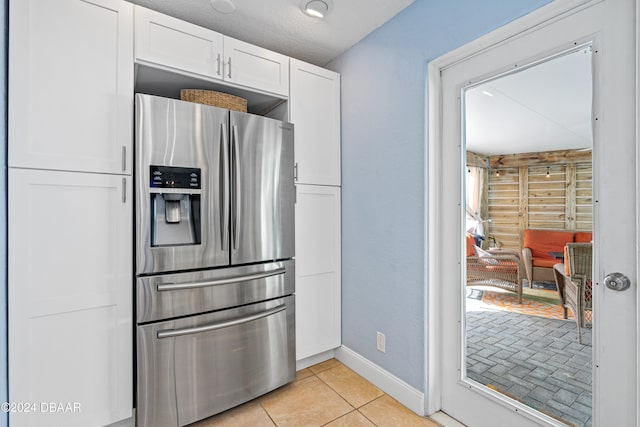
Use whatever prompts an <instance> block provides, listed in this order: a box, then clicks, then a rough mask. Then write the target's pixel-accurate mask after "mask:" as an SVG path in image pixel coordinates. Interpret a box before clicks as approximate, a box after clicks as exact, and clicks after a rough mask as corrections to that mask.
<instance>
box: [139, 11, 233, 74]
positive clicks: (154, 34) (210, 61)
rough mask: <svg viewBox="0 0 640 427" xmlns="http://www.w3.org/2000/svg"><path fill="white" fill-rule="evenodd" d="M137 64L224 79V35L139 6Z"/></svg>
mask: <svg viewBox="0 0 640 427" xmlns="http://www.w3.org/2000/svg"><path fill="white" fill-rule="evenodd" d="M135 29H136V31H135V34H136V36H135V39H136V49H135V51H136V61H138V62H141V61H145V62H149V63H152V64H156V65H161V66H165V67H170V68H174V69H176V70H181V71H187V72H190V73H195V74H200V75H203V76H206V77H213V78H218V79H222V71H223V70H222V67H223V62H224V58H223V56H224V53H223V51H222V49H223V44H222V39H223V36H222V34H220V33H216V32H215V31H211V30H208V29H206V28H202V27H198V26H197V25H193V24H190V23H188V22H185V21H182V20H180V19H176V18H173V17H171V16H167V15H164V14H162V13H158V12H155V11H153V10H150V9H146V8H144V7H140V6H135Z"/></svg>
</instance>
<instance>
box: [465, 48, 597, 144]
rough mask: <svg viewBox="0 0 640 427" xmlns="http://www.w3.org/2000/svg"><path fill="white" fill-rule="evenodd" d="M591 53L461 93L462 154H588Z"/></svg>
mask: <svg viewBox="0 0 640 427" xmlns="http://www.w3.org/2000/svg"><path fill="white" fill-rule="evenodd" d="M591 70H592V66H591V49H590V48H585V49H582V50H580V51H577V52H573V53H571V54H568V55H564V56H560V57H557V58H554V59H552V60H550V61H547V62H543V63H541V64H538V65H536V66H533V67H531V68H527V69H525V70H523V71H520V72H517V73H513V74H509V75H507V76H504V77H500V78H498V79H496V80H492V81H489V82H487V83H485V84H482V85H480V86H477V87H474V88H472V89H469V90H467V91H466V96H465V104H466V105H465V106H466V115H465V120H466V148H467V150H469V151H472V152H474V153H478V154H484V155H496V154H514V153H533V152H543V151H556V150H568V149H582V148H590V147H591V146H592V145H593V139H592V133H591V99H592V81H591V80H592V71H591Z"/></svg>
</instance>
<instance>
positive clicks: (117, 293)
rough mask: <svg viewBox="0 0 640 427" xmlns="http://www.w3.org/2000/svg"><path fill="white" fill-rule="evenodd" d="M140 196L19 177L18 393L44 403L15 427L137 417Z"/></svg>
mask: <svg viewBox="0 0 640 427" xmlns="http://www.w3.org/2000/svg"><path fill="white" fill-rule="evenodd" d="M124 187H126V188H124ZM131 190H132V186H131V177H123V176H117V175H106V174H89V173H75V172H59V171H37V170H28V169H13V168H11V169H10V170H9V395H10V396H11V400H12V401H15V402H34V403H36V405H37V408H36V411H35V412H32V413H26V412H23V413H11V414H10V418H11V419H10V421H11V425H12V426H13V427H20V426H36V425H37V426H45V425H65V426H69V427H75V426H77V427H87V426H96V427H97V426H104V425H108V424H111V423H113V422H116V421H119V420H122V419H125V418H128V417H131V414H132V406H133V404H132V384H133V377H132V367H133V364H132V357H133V356H132V355H133V349H132V307H131V299H132V290H131V286H132V250H131V247H132V245H131V242H132V203H131V200H132V198H131ZM123 192H124V193H123ZM125 197H126V200H125V201H124V202H123V200H124V199H123V198H125ZM40 402H42V403H45V402H58V403H63V404H67V403H70V404H71V405H72V406H71V409H72V410H70V411H69V412H56V413H51V412H50V411H51V409H49V408H47V407H45V408H44V410H43V408H41V406H40Z"/></svg>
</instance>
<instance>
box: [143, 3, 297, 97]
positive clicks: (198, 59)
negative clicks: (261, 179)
mask: <svg viewBox="0 0 640 427" xmlns="http://www.w3.org/2000/svg"><path fill="white" fill-rule="evenodd" d="M135 34H136V35H135V38H136V52H135V57H136V61H137V62H139V63H145V64H150V65H155V66H159V67H166V68H169V69H172V70H176V71H178V72H186V73H191V74H197V75H199V76H203V77H206V78H214V79H221V80H223V81H225V82H229V83H232V84H234V85H239V86H244V87H247V88H251V89H257V90H260V91H265V92H270V93H274V94H278V95H283V96H287V95H288V94H289V58H288V57H287V56H284V55H281V54H279V53H276V52H272V51H270V50H267V49H263V48H261V47H258V46H254V45H252V44H249V43H245V42H242V41H240V40H236V39H233V38H231V37H226V36H223V35H222V34H220V33H216V32H215V31H212V30H209V29H206V28H203V27H199V26H197V25H194V24H191V23H188V22H185V21H182V20H180V19H176V18H172V17H170V16H167V15H164V14H162V13H159V12H156V11H153V10H150V9H146V8H144V7H140V6H135Z"/></svg>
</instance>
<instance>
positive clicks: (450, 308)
mask: <svg viewBox="0 0 640 427" xmlns="http://www.w3.org/2000/svg"><path fill="white" fill-rule="evenodd" d="M634 16H635V8H634V5H633V4H632V3H631V2H614V1H610V0H605V1H602V2H598V1H579V2H554V3H552V4H550V5H548V6H545V7H543V8H542V9H541V10H540V11H538V12H536V13H533V14H531V15H530V16H527V17H524V18H522V19H521V20H519V21H517V22H515V23H513V25H509V26H508V28H505V29H502V30H498V31H497V32H495V33H492V34H490V35H488V36H485V37H484V38H483V39H481V40H479V41H477V42H474V43H472V44H471V45H470V46H465V47H463V48H461V49H459V50H458V51H455V52H453V53H451V54H448V55H445V57H443V58H439V59H438V60H436V61H433V62H432V63H431V64H430V66H429V79H430V85H429V99H430V104H429V109H430V117H429V123H430V126H429V134H430V135H429V140H430V141H429V150H428V153H429V154H428V155H429V162H428V165H429V171H428V180H429V185H428V188H429V194H428V197H429V206H430V208H429V216H428V219H427V221H428V230H429V231H428V236H429V237H428V247H429V254H430V258H429V274H428V277H429V284H430V286H429V289H428V304H429V307H428V310H429V332H428V335H429V340H428V342H429V352H428V355H429V359H428V372H429V373H430V376H429V380H428V384H427V389H428V390H429V397H428V401H427V408H428V411H429V412H431V411H434V410H437V409H442V410H443V411H444V412H446V413H448V414H449V415H451V416H453V417H454V418H457V419H459V420H460V421H462V422H463V423H465V424H467V425H471V426H479V427H482V426H489V425H491V426H495V425H498V426H512V425H518V426H537V425H550V426H551V425H552V426H564V425H568V423H570V422H571V420H563V419H562V417H555V416H553V414H548V413H546V412H544V411H538V410H537V409H536V408H534V407H532V405H527V404H526V403H524V402H522V401H520V400H519V399H516V398H514V396H510V395H509V393H504V392H502V391H501V390H496V389H495V388H492V387H488V384H482V383H481V382H478V381H476V380H473V379H472V378H469V376H468V375H467V364H466V357H465V354H466V353H465V351H466V342H467V340H466V332H467V330H466V321H467V319H466V309H465V299H466V288H467V286H466V278H467V273H468V271H466V270H465V269H464V268H463V266H464V265H466V253H465V247H464V245H463V243H464V239H463V238H462V235H461V234H462V233H461V231H462V230H463V229H464V227H465V224H466V209H465V202H464V200H465V198H466V192H465V191H463V190H464V188H465V186H464V185H463V177H465V176H466V174H467V173H468V172H467V165H466V162H465V161H464V159H465V153H466V150H465V144H464V138H463V132H462V130H463V129H464V128H465V123H464V115H463V114H462V111H464V110H463V106H464V95H465V91H466V90H467V89H469V88H473V87H476V86H478V85H480V84H481V83H482V82H487V81H491V80H493V79H496V78H497V77H499V76H504V75H507V74H511V73H512V72H513V70H516V69H522V68H528V67H532V66H533V65H536V64H540V63H543V62H546V61H547V60H548V59H549V58H552V57H560V56H564V55H565V54H566V53H568V52H573V51H576V49H579V48H582V47H589V46H591V49H592V54H593V63H594V66H593V97H594V101H593V113H592V116H591V128H592V130H593V140H594V142H593V165H594V169H593V190H592V191H593V202H592V209H593V238H594V239H593V240H594V245H593V264H592V265H593V267H592V272H593V284H592V286H593V307H592V313H593V314H594V320H593V329H592V334H593V344H592V345H593V347H592V348H593V359H592V362H591V368H592V370H593V374H592V379H593V400H592V402H593V419H592V421H591V422H590V423H589V424H585V425H596V426H604V425H635V424H636V423H637V409H638V408H637V399H636V396H637V378H638V374H637V367H636V362H637V331H636V326H637V323H636V307H637V294H636V290H635V286H636V284H635V283H632V285H631V288H630V289H627V290H624V291H616V290H613V289H609V288H607V287H605V286H604V279H605V276H608V275H610V274H611V273H614V272H621V273H624V274H626V275H627V276H628V277H631V278H634V280H633V281H634V282H635V277H636V271H637V259H636V254H635V244H636V239H637V229H636V224H637V218H636V174H635V172H636V166H635V165H636V158H637V155H636V149H635V143H636V135H635V120H636V118H635V93H634V91H633V90H632V89H630V88H635V50H634V47H635V46H634V38H635V22H634ZM541 173H542V174H543V175H546V170H544V169H543V171H542V172H541ZM554 173H556V171H555V170H554V169H553V168H551V167H549V174H550V175H551V174H554ZM605 207H608V208H605ZM614 207H615V208H614ZM480 217H481V220H482V216H480ZM480 246H482V245H480Z"/></svg>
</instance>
